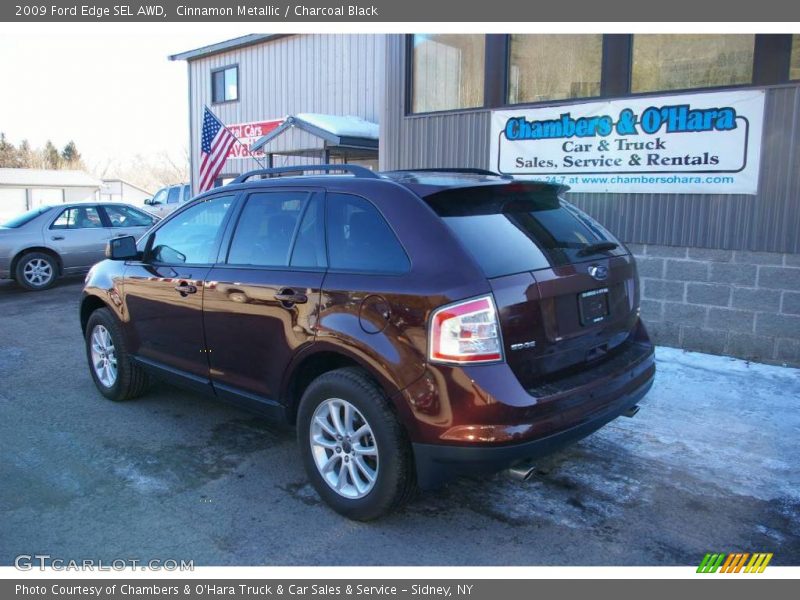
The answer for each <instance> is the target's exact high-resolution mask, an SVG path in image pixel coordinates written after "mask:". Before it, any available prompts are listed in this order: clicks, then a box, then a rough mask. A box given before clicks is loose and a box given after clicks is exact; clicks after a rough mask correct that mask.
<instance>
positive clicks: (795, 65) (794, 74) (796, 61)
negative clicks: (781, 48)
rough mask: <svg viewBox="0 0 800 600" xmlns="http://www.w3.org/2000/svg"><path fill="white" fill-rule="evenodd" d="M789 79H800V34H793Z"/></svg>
mask: <svg viewBox="0 0 800 600" xmlns="http://www.w3.org/2000/svg"><path fill="white" fill-rule="evenodd" d="M789 79H800V34H797V33H795V34H794V35H793V36H792V57H791V62H790V63H789Z"/></svg>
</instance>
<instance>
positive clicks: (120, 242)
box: [106, 235, 139, 260]
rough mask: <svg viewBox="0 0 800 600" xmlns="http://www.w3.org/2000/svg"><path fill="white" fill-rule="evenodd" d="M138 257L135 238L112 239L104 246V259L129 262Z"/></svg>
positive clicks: (128, 236)
mask: <svg viewBox="0 0 800 600" xmlns="http://www.w3.org/2000/svg"><path fill="white" fill-rule="evenodd" d="M138 257H139V251H138V250H136V238H135V237H133V236H132V235H126V236H123V237H118V238H114V239H112V240H109V242H108V244H106V258H110V259H111V260H131V259H134V258H138Z"/></svg>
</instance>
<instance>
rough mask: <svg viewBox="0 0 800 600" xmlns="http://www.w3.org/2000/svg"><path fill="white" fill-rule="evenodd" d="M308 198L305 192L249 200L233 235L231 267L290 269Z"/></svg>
mask: <svg viewBox="0 0 800 600" xmlns="http://www.w3.org/2000/svg"><path fill="white" fill-rule="evenodd" d="M309 195H310V194H309V193H308V192H305V191H297V192H286V191H276V192H258V193H255V194H251V195H250V196H248V198H247V202H246V204H245V205H244V209H242V214H241V215H240V216H239V221H238V223H237V225H236V231H234V233H233V239H232V240H231V246H230V250H229V251H228V261H227V262H228V264H231V265H252V266H259V267H288V266H289V258H290V252H291V249H292V242H293V241H294V239H295V237H296V233H297V230H298V225H299V223H300V218H301V216H302V215H303V210H304V209H305V207H306V203H307V201H308V198H309Z"/></svg>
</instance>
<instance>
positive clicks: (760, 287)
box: [627, 244, 800, 366]
mask: <svg viewBox="0 0 800 600" xmlns="http://www.w3.org/2000/svg"><path fill="white" fill-rule="evenodd" d="M627 246H628V247H629V248H630V250H631V252H633V254H634V255H635V256H636V262H637V265H638V267H639V278H640V280H641V284H642V288H641V289H642V305H641V306H642V319H643V320H644V322H645V324H646V325H647V327H648V330H649V331H650V335H651V337H652V338H653V340H654V341H655V343H657V344H661V345H664V346H674V347H677V348H685V349H687V350H697V351H700V352H708V353H711V354H727V355H730V356H737V357H739V358H746V359H748V360H754V361H758V362H767V363H777V364H787V365H792V366H800V255H798V254H777V253H770V252H744V251H738V250H710V249H703V248H686V247H679V246H655V245H650V244H647V245H640V244H627Z"/></svg>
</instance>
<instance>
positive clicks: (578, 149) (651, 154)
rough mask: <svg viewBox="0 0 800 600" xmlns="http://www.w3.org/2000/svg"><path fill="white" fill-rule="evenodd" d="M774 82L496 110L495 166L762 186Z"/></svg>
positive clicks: (605, 185)
mask: <svg viewBox="0 0 800 600" xmlns="http://www.w3.org/2000/svg"><path fill="white" fill-rule="evenodd" d="M763 118H764V92H763V91H762V90H745V91H729V92H714V93H706V94H683V95H679V96H663V97H657V98H656V97H648V98H626V99H620V100H610V101H607V102H588V103H581V104H569V105H561V106H549V107H543V108H520V109H518V110H502V111H496V112H493V113H492V131H491V161H492V162H491V167H490V168H491V169H492V170H495V171H499V172H500V173H505V174H509V175H514V176H516V177H520V178H526V179H537V180H543V181H549V182H553V183H560V184H564V185H568V186H570V188H571V190H572V191H575V192H620V193H623V192H634V193H637V192H641V193H701V194H702V193H707V194H755V193H756V192H757V191H758V170H759V158H760V153H761V128H762V121H763Z"/></svg>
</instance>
